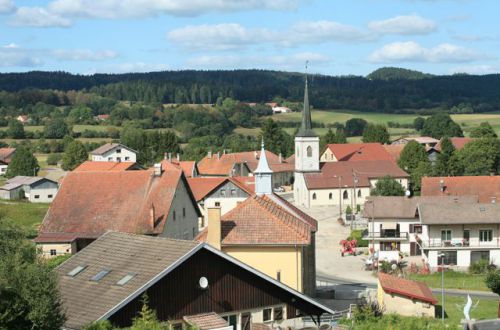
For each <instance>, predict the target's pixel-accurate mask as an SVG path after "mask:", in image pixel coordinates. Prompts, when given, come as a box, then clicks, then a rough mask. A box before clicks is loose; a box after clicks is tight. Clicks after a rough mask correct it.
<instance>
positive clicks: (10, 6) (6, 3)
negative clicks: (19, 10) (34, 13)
mask: <svg viewBox="0 0 500 330" xmlns="http://www.w3.org/2000/svg"><path fill="white" fill-rule="evenodd" d="M15 8H16V7H15V6H14V1H12V0H0V14H9V13H11V12H13V11H14V9H15Z"/></svg>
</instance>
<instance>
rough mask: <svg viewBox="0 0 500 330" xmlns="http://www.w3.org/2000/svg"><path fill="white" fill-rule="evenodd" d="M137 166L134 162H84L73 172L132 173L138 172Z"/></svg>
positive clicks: (138, 167)
mask: <svg viewBox="0 0 500 330" xmlns="http://www.w3.org/2000/svg"><path fill="white" fill-rule="evenodd" d="M140 169H141V167H140V166H139V164H137V163H134V162H119V163H118V162H101V161H98V162H94V161H89V160H87V161H85V162H83V163H81V164H80V165H79V166H78V167H77V168H75V169H74V170H73V172H89V171H133V170H140Z"/></svg>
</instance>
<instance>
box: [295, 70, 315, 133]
mask: <svg viewBox="0 0 500 330" xmlns="http://www.w3.org/2000/svg"><path fill="white" fill-rule="evenodd" d="M306 70H307V64H306ZM296 136H299V137H315V136H317V135H316V133H314V131H313V129H312V120H311V109H310V107H309V90H308V88H307V73H306V86H305V88H304V109H303V110H302V124H301V125H300V129H299V131H298V133H297V135H296Z"/></svg>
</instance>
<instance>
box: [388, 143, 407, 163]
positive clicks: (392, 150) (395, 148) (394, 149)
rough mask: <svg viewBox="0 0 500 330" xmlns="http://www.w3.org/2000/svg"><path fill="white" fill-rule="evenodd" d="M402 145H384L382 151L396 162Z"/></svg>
mask: <svg viewBox="0 0 500 330" xmlns="http://www.w3.org/2000/svg"><path fill="white" fill-rule="evenodd" d="M404 147H405V145H404V144H384V149H385V150H386V151H387V152H388V153H389V155H391V158H392V160H393V161H395V162H397V161H398V159H399V155H401V151H403V149H404Z"/></svg>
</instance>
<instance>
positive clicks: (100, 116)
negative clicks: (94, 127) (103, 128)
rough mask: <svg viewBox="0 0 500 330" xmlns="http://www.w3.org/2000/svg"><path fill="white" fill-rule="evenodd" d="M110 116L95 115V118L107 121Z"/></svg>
mask: <svg viewBox="0 0 500 330" xmlns="http://www.w3.org/2000/svg"><path fill="white" fill-rule="evenodd" d="M109 117H110V116H109V115H106V114H104V115H97V116H95V117H94V119H95V120H97V121H106V120H108V119H109Z"/></svg>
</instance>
